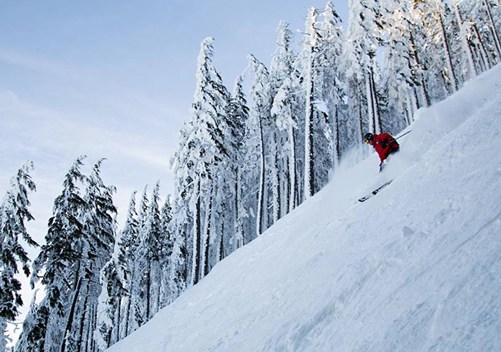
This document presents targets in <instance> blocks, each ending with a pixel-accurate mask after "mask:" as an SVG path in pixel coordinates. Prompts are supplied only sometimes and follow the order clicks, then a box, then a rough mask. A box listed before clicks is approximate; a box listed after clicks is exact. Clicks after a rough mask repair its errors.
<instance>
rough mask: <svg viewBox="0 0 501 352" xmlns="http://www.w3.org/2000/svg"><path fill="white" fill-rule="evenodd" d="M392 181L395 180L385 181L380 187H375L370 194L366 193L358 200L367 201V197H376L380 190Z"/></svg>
mask: <svg viewBox="0 0 501 352" xmlns="http://www.w3.org/2000/svg"><path fill="white" fill-rule="evenodd" d="M391 181H393V180H390V181H388V182H386V183H383V184H382V185H381V186H379V187H378V188H376V189H375V190H374V191H372V192H371V193H370V194H368V195H366V196H364V197H362V198H360V199H359V200H358V201H359V202H365V201H366V200H367V199H369V198H372V197H374V196H375V195H376V194H378V192H379V191H380V190H382V189H383V188H385V187H386V186H388V185H389V184H390V183H391Z"/></svg>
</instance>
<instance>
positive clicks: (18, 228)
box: [0, 162, 38, 350]
mask: <svg viewBox="0 0 501 352" xmlns="http://www.w3.org/2000/svg"><path fill="white" fill-rule="evenodd" d="M32 170H33V163H32V162H28V163H26V164H25V165H23V166H22V167H21V168H20V169H19V170H18V172H17V174H16V176H14V177H13V178H12V179H11V181H10V188H9V190H8V191H7V194H6V195H5V197H4V199H3V201H2V203H1V204H0V280H1V282H0V350H6V344H7V336H6V328H7V323H8V322H13V321H14V320H15V318H16V317H17V316H18V314H19V311H18V308H19V307H20V306H22V305H23V299H22V297H21V282H20V281H19V280H18V279H17V278H16V276H15V275H16V274H17V273H18V272H19V265H21V266H22V269H23V272H24V274H26V275H27V276H28V275H29V274H30V270H29V267H28V264H29V261H30V259H29V258H28V254H27V252H26V249H25V246H26V244H27V245H30V246H38V244H37V243H36V242H35V241H34V240H33V239H32V237H31V235H30V234H29V233H28V230H27V229H26V223H27V222H28V221H31V220H33V219H34V218H33V216H32V215H31V213H30V211H29V206H30V201H29V199H28V195H29V193H30V192H33V191H35V190H36V186H35V183H34V182H33V180H32V179H31V176H30V172H31V171H32ZM23 241H24V244H23Z"/></svg>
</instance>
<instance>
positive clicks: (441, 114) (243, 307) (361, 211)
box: [109, 65, 501, 352]
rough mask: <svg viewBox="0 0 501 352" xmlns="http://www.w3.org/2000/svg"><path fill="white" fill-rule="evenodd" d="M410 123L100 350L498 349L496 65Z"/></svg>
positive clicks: (500, 163)
mask: <svg viewBox="0 0 501 352" xmlns="http://www.w3.org/2000/svg"><path fill="white" fill-rule="evenodd" d="M410 129H412V132H411V133H410V134H408V135H407V136H405V137H403V138H402V139H401V140H400V142H401V146H402V148H401V151H400V152H399V153H398V154H397V155H396V156H394V157H393V160H391V162H390V164H389V166H388V167H387V168H386V169H385V171H384V172H383V173H381V174H378V173H377V165H378V159H377V156H376V155H375V154H371V155H370V157H369V158H367V159H365V160H363V161H362V162H360V163H358V164H356V165H352V166H345V167H342V168H341V169H340V170H339V171H338V172H337V173H336V175H335V176H334V178H333V180H332V182H331V183H330V184H329V185H328V186H327V187H325V189H324V190H322V191H321V192H320V193H318V194H317V195H316V196H315V197H313V198H311V199H310V200H309V201H307V202H305V203H304V204H303V205H301V206H300V207H299V208H298V209H296V210H295V211H294V212H292V213H291V214H289V215H288V216H286V217H285V218H283V219H282V220H280V221H279V222H278V223H277V224H276V225H275V226H273V227H272V228H271V229H269V230H268V231H267V232H266V233H265V234H263V235H262V236H261V237H259V238H258V239H257V240H255V241H254V242H253V243H251V244H249V245H247V246H246V247H244V248H242V249H240V250H238V251H237V252H235V253H234V254H232V255H231V256H229V257H228V258H226V259H225V260H223V261H222V262H221V263H220V264H218V265H217V266H216V267H215V268H214V270H213V271H212V272H211V273H210V274H209V275H208V276H207V277H206V278H205V279H204V280H202V281H201V282H200V283H199V284H198V285H197V286H195V287H193V288H192V289H190V290H189V291H187V292H185V293H184V294H183V295H182V296H181V297H180V298H179V299H178V300H177V301H176V302H174V303H173V304H172V305H171V306H169V307H167V308H165V309H164V310H162V311H161V312H159V313H158V314H157V316H155V318H154V319H153V320H151V321H150V322H149V323H147V324H146V325H145V326H144V327H142V328H141V329H139V330H138V331H136V332H135V333H133V334H132V335H131V336H129V337H128V338H126V339H125V340H122V341H121V342H119V343H118V344H116V345H114V346H112V347H111V348H110V349H109V351H112V352H118V351H120V352H123V351H140V352H160V351H162V352H163V351H189V352H196V351H228V352H236V351H238V352H242V351H253V352H255V351H315V352H319V351H326V352H327V351H501V333H500V332H501V296H500V293H501V138H500V136H501V66H500V65H498V66H497V67H495V68H494V69H493V70H491V71H489V72H487V73H485V74H484V75H482V76H480V77H478V78H476V79H475V80H472V81H471V82H469V83H468V84H467V85H466V86H465V87H464V88H463V89H462V90H461V91H459V92H458V93H456V94H455V95H453V96H451V97H450V98H449V99H447V100H445V101H443V102H441V103H439V104H436V105H435V106H433V107H431V108H428V109H423V110H420V111H419V112H418V114H417V120H416V122H415V123H414V124H413V126H411V127H410ZM388 179H394V181H393V183H391V184H390V185H389V186H388V187H386V188H385V189H384V190H383V191H381V192H380V193H379V194H377V195H376V196H374V197H373V198H371V199H369V200H368V201H366V202H364V203H359V202H357V198H359V197H360V196H362V195H364V193H366V192H367V191H369V190H371V189H372V188H373V187H375V186H377V185H379V184H381V183H383V182H384V181H385V180H388Z"/></svg>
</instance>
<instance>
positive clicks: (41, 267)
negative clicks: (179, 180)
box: [22, 157, 116, 351]
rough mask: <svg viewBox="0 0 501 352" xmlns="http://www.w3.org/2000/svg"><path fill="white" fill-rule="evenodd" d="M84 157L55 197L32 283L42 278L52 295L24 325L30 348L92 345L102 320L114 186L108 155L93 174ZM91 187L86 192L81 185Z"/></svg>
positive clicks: (110, 237)
mask: <svg viewBox="0 0 501 352" xmlns="http://www.w3.org/2000/svg"><path fill="white" fill-rule="evenodd" d="M82 160H83V157H80V158H78V159H77V160H76V161H75V163H74V164H73V166H72V167H71V168H70V170H69V172H68V173H67V175H66V176H65V180H64V182H63V191H62V193H61V195H60V196H58V197H57V198H56V200H55V202H54V209H53V216H52V217H51V218H50V219H49V229H48V232H47V236H46V238H45V240H46V243H45V245H43V246H42V248H41V251H40V254H39V255H38V257H37V258H36V260H35V262H34V273H33V275H32V285H33V284H34V283H35V282H36V281H38V279H41V282H42V284H44V286H45V292H46V296H45V298H44V299H43V300H42V301H41V303H40V304H39V305H38V307H37V310H36V313H34V314H33V317H32V319H31V321H32V324H31V325H30V326H28V328H29V330H23V335H24V334H25V337H23V338H22V341H25V342H27V344H28V350H33V351H53V350H59V351H66V350H70V351H71V350H80V351H87V350H92V348H93V346H94V342H93V338H92V334H93V331H94V329H95V324H96V307H97V298H98V295H99V293H100V289H101V287H100V285H99V283H98V275H99V272H100V270H101V268H102V266H103V265H104V263H105V262H106V261H108V260H109V258H110V252H111V249H112V247H113V239H114V217H113V214H114V213H115V212H116V210H115V207H114V206H113V202H112V193H113V192H114V188H113V187H107V186H105V185H104V183H103V182H102V179H101V177H100V168H101V164H102V160H101V161H99V162H98V163H96V164H95V165H94V168H93V172H92V174H91V175H90V177H85V176H84V175H83V174H82V173H81V170H80V168H81V166H82V165H83V163H82ZM81 185H83V186H86V193H85V195H84V196H83V197H82V196H81V194H80V191H79V186H81Z"/></svg>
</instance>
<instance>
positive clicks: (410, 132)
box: [395, 130, 412, 139]
mask: <svg viewBox="0 0 501 352" xmlns="http://www.w3.org/2000/svg"><path fill="white" fill-rule="evenodd" d="M411 132H412V130H410V131H407V132H405V133H404V134H403V135H401V136H398V137H396V138H395V139H399V138H402V137H403V136H405V135H406V134H409V133H411Z"/></svg>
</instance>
